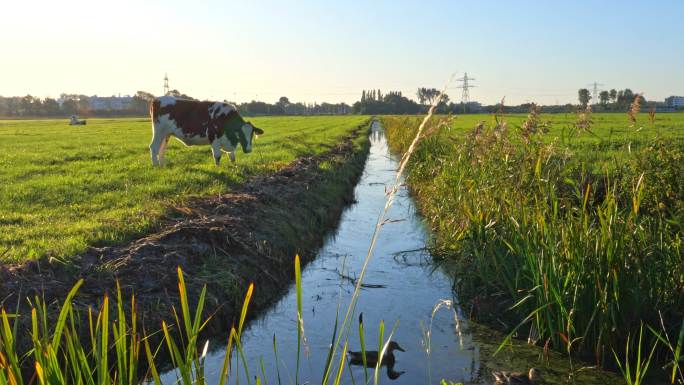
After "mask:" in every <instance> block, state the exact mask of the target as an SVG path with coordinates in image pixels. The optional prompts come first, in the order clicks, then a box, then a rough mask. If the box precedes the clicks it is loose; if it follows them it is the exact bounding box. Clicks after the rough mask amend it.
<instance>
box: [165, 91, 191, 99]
mask: <svg viewBox="0 0 684 385" xmlns="http://www.w3.org/2000/svg"><path fill="white" fill-rule="evenodd" d="M168 95H169V96H173V97H176V98H181V99H188V100H197V99H195V98H193V97H192V96H189V95H186V94H184V93H181V92H180V91H178V90H171V91H169V93H168Z"/></svg>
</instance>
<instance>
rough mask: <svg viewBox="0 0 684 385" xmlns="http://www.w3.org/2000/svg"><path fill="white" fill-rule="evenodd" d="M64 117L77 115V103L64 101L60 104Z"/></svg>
mask: <svg viewBox="0 0 684 385" xmlns="http://www.w3.org/2000/svg"><path fill="white" fill-rule="evenodd" d="M62 112H63V113H64V115H74V114H77V113H78V103H77V102H76V101H75V100H74V99H66V100H64V102H63V103H62Z"/></svg>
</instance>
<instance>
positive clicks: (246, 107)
mask: <svg viewBox="0 0 684 385" xmlns="http://www.w3.org/2000/svg"><path fill="white" fill-rule="evenodd" d="M169 95H171V96H176V97H181V98H187V99H193V100H194V98H193V97H191V96H189V95H186V94H183V93H181V92H180V91H178V90H172V91H171V92H169ZM637 95H640V94H639V93H634V92H633V91H632V90H630V89H629V88H626V89H624V90H620V91H617V90H615V89H613V90H610V91H602V92H601V93H600V94H599V96H598V101H597V103H594V104H593V105H592V108H593V110H594V111H595V112H604V111H627V110H628V109H629V108H630V104H631V103H632V102H633V101H634V98H635V97H636V96H637ZM416 96H417V98H418V101H416V100H413V99H410V98H408V97H406V96H404V95H402V93H401V92H400V91H389V92H387V93H383V92H382V91H381V90H379V89H378V90H364V91H362V93H361V99H360V100H359V101H357V102H355V103H354V104H352V105H351V106H350V105H348V104H346V103H321V104H318V103H313V104H309V103H301V102H297V103H292V102H290V100H289V99H288V98H287V97H285V96H283V97H280V98H279V99H278V101H277V102H275V103H273V104H271V103H267V102H262V101H255V100H253V101H251V102H246V103H235V104H236V105H237V106H238V108H239V110H240V113H242V114H243V115H246V116H258V115H344V114H363V115H376V114H377V115H381V114H398V115H401V114H419V113H425V112H427V110H428V108H429V106H431V105H432V104H433V103H434V102H435V101H436V99H437V98H438V97H439V98H440V99H439V100H438V101H437V108H436V112H437V113H439V114H447V113H452V114H463V113H494V112H497V111H502V112H505V113H518V112H519V113H527V112H529V111H530V107H531V103H523V104H520V105H514V106H507V105H502V104H501V103H499V104H494V105H488V106H483V105H481V104H480V103H477V102H470V103H466V104H463V103H454V102H450V101H449V95H446V94H444V95H442V96H441V97H440V94H439V91H438V90H437V89H435V88H419V89H418V90H417V92H416ZM154 97H155V96H154V95H153V94H151V93H149V92H145V91H138V92H136V93H135V95H133V96H125V97H115V96H112V97H98V96H87V95H79V94H61V95H60V97H59V98H58V99H52V98H39V97H35V96H31V95H26V96H14V97H2V96H0V116H4V117H41V116H44V117H48V116H50V117H54V116H70V115H80V116H84V117H89V116H140V115H147V114H148V109H149V107H148V105H149V101H150V100H152V99H153V98H154ZM641 98H642V99H641V106H642V108H643V109H648V108H651V107H655V108H656V109H659V110H666V109H669V110H672V108H668V107H667V106H666V105H665V103H663V102H648V103H647V102H646V100H645V99H644V98H643V96H641ZM591 99H592V97H591V93H590V92H589V90H587V89H586V88H582V89H580V90H579V91H578V101H579V105H576V104H571V103H568V104H563V105H547V106H542V107H541V112H548V113H563V112H576V111H577V110H578V109H579V108H583V107H586V106H587V105H588V104H589V102H590V101H592V100H591ZM224 101H225V100H224ZM678 109H680V110H681V109H682V108H681V107H679V108H678Z"/></svg>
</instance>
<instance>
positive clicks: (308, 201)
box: [0, 123, 369, 330]
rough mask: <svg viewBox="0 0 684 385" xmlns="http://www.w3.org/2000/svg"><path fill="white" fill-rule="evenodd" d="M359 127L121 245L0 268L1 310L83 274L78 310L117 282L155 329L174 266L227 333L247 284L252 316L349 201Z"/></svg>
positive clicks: (362, 144)
mask: <svg viewBox="0 0 684 385" xmlns="http://www.w3.org/2000/svg"><path fill="white" fill-rule="evenodd" d="M367 130H368V123H364V124H363V125H361V126H359V127H358V128H357V129H356V130H355V131H354V132H353V133H352V135H350V136H349V137H347V138H345V139H344V141H343V142H342V143H340V144H339V145H337V146H335V147H332V148H331V149H330V151H328V152H326V153H324V154H322V155H318V156H311V157H304V158H300V159H297V160H296V161H294V162H293V163H292V164H290V165H289V166H287V167H285V168H283V169H282V170H280V171H278V172H276V173H273V174H269V175H265V176H260V177H255V178H254V179H253V180H251V181H249V182H247V183H245V184H244V185H242V186H240V187H238V188H236V189H234V190H233V191H231V192H230V193H228V194H224V195H222V196H214V197H206V198H198V199H195V200H193V201H192V202H191V203H190V204H189V205H188V206H187V207H180V208H175V209H173V210H171V212H170V213H169V214H168V215H167V218H169V219H168V222H167V223H166V224H165V225H163V226H162V228H161V230H160V231H158V232H156V233H154V234H151V235H149V236H147V237H144V238H141V239H138V240H135V241H133V242H131V243H129V244H125V245H120V246H116V247H105V248H92V249H90V250H88V251H87V252H86V253H85V254H84V255H81V256H78V257H77V258H74V263H70V264H68V265H64V264H61V263H56V262H52V263H51V262H50V261H48V260H39V261H31V262H27V263H23V264H20V265H4V266H0V299H2V306H3V307H5V308H7V309H12V310H14V309H15V308H16V305H17V303H19V304H20V312H19V313H20V314H29V313H28V311H29V309H28V304H27V301H26V300H25V298H33V297H34V296H35V295H38V296H40V297H43V298H44V299H45V301H46V303H47V304H48V305H49V306H51V307H56V306H58V304H59V302H60V301H62V300H63V299H64V298H65V297H66V294H67V293H68V291H69V290H70V289H71V287H72V286H73V284H74V283H75V282H76V280H77V279H78V278H83V279H84V280H85V282H84V284H83V286H82V287H81V289H80V290H79V294H78V295H77V296H76V300H75V303H76V306H79V307H84V308H85V307H88V306H93V307H98V306H99V304H100V303H101V300H102V297H103V295H104V294H105V293H107V292H109V293H114V292H115V288H116V280H117V279H118V280H119V282H120V284H121V287H122V291H123V293H124V297H125V298H129V297H130V294H131V293H135V296H136V300H137V301H138V303H139V304H140V305H139V306H140V309H139V312H142V313H143V317H144V320H145V321H144V323H145V324H146V325H147V329H148V330H150V329H156V328H157V327H159V323H158V322H159V320H160V319H162V318H165V319H170V318H171V314H172V313H171V312H172V310H171V306H172V305H175V306H178V301H177V292H178V289H177V274H176V268H177V267H178V266H180V267H181V268H182V269H183V271H184V272H185V274H186V278H185V280H186V284H187V285H188V292H189V297H190V299H191V301H192V300H193V299H197V298H198V297H199V291H200V290H201V288H202V286H203V285H207V305H206V308H207V311H208V312H213V311H215V310H217V309H218V313H217V314H216V315H215V316H214V320H215V321H214V322H213V323H212V324H210V325H211V328H212V329H215V330H218V329H217V328H220V329H224V330H225V329H226V328H227V327H229V326H230V323H231V321H232V320H234V319H235V316H239V311H240V307H241V305H242V300H243V297H244V294H245V292H246V289H247V286H248V284H249V282H254V284H255V291H254V296H253V299H252V304H251V307H250V309H251V311H250V313H251V314H254V313H255V310H257V309H259V308H263V307H264V306H266V305H268V304H270V303H272V302H273V301H275V300H277V299H278V298H279V297H280V295H281V293H282V289H283V288H285V287H286V286H287V285H288V284H289V283H290V282H291V281H292V280H293V277H294V266H293V258H294V255H295V253H299V254H300V256H301V257H302V259H303V261H305V262H306V261H309V260H311V259H312V258H313V257H314V256H315V253H316V251H317V249H318V248H319V247H320V246H321V245H322V242H323V239H324V237H325V235H326V233H327V232H328V231H329V230H330V229H331V228H333V227H334V226H335V225H336V223H337V222H338V220H339V217H340V215H341V213H342V209H343V208H344V207H345V206H346V205H347V204H348V203H350V202H351V201H352V200H353V189H354V186H355V184H356V182H357V181H358V179H359V177H360V175H361V172H362V171H363V165H364V161H365V159H366V156H367V153H368V148H369V143H368V139H367V135H366V134H367ZM172 218H173V219H172Z"/></svg>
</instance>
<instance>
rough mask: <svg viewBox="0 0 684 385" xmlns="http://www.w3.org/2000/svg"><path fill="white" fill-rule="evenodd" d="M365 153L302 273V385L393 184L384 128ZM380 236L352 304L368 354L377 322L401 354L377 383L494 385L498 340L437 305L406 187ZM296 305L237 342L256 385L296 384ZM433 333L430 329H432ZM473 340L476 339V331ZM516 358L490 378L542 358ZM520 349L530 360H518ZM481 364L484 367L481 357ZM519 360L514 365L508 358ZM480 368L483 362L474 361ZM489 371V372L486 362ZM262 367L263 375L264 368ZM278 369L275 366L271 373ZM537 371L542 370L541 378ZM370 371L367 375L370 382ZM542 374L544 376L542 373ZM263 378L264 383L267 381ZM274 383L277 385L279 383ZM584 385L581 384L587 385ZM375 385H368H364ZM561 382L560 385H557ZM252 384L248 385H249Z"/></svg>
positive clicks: (346, 377)
mask: <svg viewBox="0 0 684 385" xmlns="http://www.w3.org/2000/svg"><path fill="white" fill-rule="evenodd" d="M370 135H371V137H370V142H371V148H370V153H369V156H368V159H367V162H366V165H365V169H364V172H363V176H362V177H361V179H360V181H359V183H358V185H357V186H356V188H355V191H354V194H355V200H356V201H355V203H353V204H352V205H350V206H349V207H348V208H347V209H346V210H345V211H344V213H343V214H342V218H341V221H340V224H339V227H338V229H337V230H336V232H335V233H334V234H333V235H331V236H330V237H329V238H328V239H327V240H326V242H325V243H324V246H323V247H322V248H321V250H320V251H319V253H318V255H317V257H316V259H315V260H314V261H312V262H311V263H309V264H308V265H307V266H306V267H305V269H304V271H303V273H302V282H303V283H302V287H303V302H304V305H303V309H304V310H303V322H304V334H305V343H304V347H303V349H302V355H301V362H300V369H299V378H300V381H299V382H300V383H320V382H321V379H322V377H323V368H324V366H325V363H326V358H327V354H328V349H329V345H330V341H331V337H332V335H333V328H334V325H335V317H336V313H337V312H338V307H339V309H340V310H339V311H340V318H342V317H343V316H344V311H345V310H346V307H347V305H348V301H349V299H350V297H351V294H352V292H353V290H354V279H355V277H356V275H357V274H358V272H359V271H360V268H361V265H362V263H363V258H364V256H365V254H366V252H367V249H368V245H369V242H370V237H371V234H372V230H373V228H374V226H375V223H376V220H377V218H378V215H379V213H380V212H381V210H382V209H383V207H384V205H385V201H386V189H387V188H389V186H390V184H391V183H392V182H393V180H394V178H395V175H396V168H397V165H398V161H397V159H396V158H395V157H394V156H393V155H392V154H390V152H389V149H388V146H387V142H386V140H385V137H384V132H383V130H382V127H381V126H380V124H379V123H378V122H375V123H373V126H372V130H371V134H370ZM387 217H388V221H387V223H386V224H385V225H384V226H383V229H382V231H381V233H380V237H379V240H378V243H377V247H376V249H375V252H374V256H373V259H372V260H371V262H370V264H369V267H368V270H367V273H366V277H365V279H364V283H365V284H366V287H364V288H363V290H362V293H361V296H360V298H359V302H358V305H357V314H358V313H359V312H362V313H363V319H364V328H365V339H366V344H367V345H368V346H370V347H369V348H368V349H369V350H375V347H376V346H377V343H378V342H377V341H378V328H379V324H380V321H381V320H384V322H385V324H386V335H387V333H388V332H389V330H390V329H391V328H392V326H393V324H394V323H395V322H398V326H397V329H396V332H395V334H394V336H393V338H392V339H393V340H394V341H396V342H397V343H399V345H400V346H401V347H402V348H403V349H404V352H401V351H396V352H395V357H396V363H395V364H394V366H393V367H392V368H389V369H387V368H383V373H381V376H382V377H381V379H380V381H381V382H384V383H388V382H391V383H393V384H427V383H429V382H430V381H431V382H432V383H433V384H437V383H439V382H440V380H441V379H447V380H449V381H454V382H463V383H467V384H489V383H491V374H490V371H491V368H492V367H491V365H492V362H490V361H489V360H490V359H489V357H490V356H491V355H492V352H493V349H494V348H495V343H496V341H501V339H499V338H502V337H501V336H500V335H497V336H496V337H495V339H494V340H493V341H492V343H489V344H488V343H486V342H483V341H482V340H481V339H482V338H483V336H484V335H485V334H487V332H486V331H485V332H482V329H481V328H478V330H479V331H477V335H478V338H476V339H475V340H474V339H473V335H472V334H470V333H468V332H466V330H467V329H468V328H467V327H466V325H465V323H466V322H465V321H462V320H463V317H456V315H455V313H454V311H453V310H451V309H447V308H446V307H444V306H442V307H441V308H439V310H437V311H435V309H436V308H437V307H438V305H440V304H442V305H444V304H445V303H446V302H445V301H447V302H452V303H453V302H454V298H453V296H454V293H453V290H452V285H451V280H450V278H449V277H448V276H447V275H445V274H444V273H443V272H442V271H440V270H439V269H436V270H435V269H434V266H433V265H432V263H431V261H430V256H429V254H428V253H427V251H426V250H425V246H426V244H427V242H428V237H429V233H428V230H427V229H426V228H425V227H424V224H423V223H422V221H421V218H420V217H419V216H418V215H417V213H416V210H415V207H414V204H413V201H412V199H411V197H410V196H409V194H408V190H407V188H406V187H402V189H401V190H400V192H399V193H398V195H397V197H396V199H395V203H394V206H393V207H392V209H391V211H390V213H389V215H388V216H387ZM296 309H297V305H296V292H295V287H294V285H292V286H291V287H290V288H289V289H288V291H287V293H286V294H285V295H284V296H283V297H282V298H281V299H280V300H279V301H278V302H277V303H275V304H274V305H273V306H272V307H271V308H270V309H268V310H267V311H265V312H263V313H262V314H261V315H259V316H258V317H257V318H256V319H255V320H253V321H252V322H251V323H250V324H249V325H248V326H247V327H246V329H245V331H244V332H243V337H242V344H243V348H244V353H245V355H246V356H247V358H248V362H249V373H250V376H252V377H254V376H259V377H260V378H261V379H262V383H269V384H294V382H295V372H296V365H297V310H296ZM354 324H355V325H354V326H353V327H352V328H351V330H352V332H351V333H350V338H349V344H350V345H349V348H350V350H359V347H360V344H359V338H358V331H357V330H358V329H357V327H356V321H354ZM430 328H431V329H430ZM429 329H430V330H431V332H430V334H429V335H430V339H429V343H430V349H429V353H428V349H427V346H426V342H427V340H426V339H425V335H426V332H427V331H428V330H429ZM473 330H475V329H473ZM274 336H275V338H276V340H277V347H278V348H277V354H278V361H276V359H275V356H274V347H273V340H274ZM225 342H226V341H225V339H215V340H212V341H211V342H210V345H213V346H214V347H215V348H217V349H216V350H215V352H213V353H209V354H208V355H207V357H206V360H205V369H206V370H205V373H206V376H207V382H208V383H218V375H219V372H220V370H221V367H222V365H223V359H224V350H223V349H222V348H221V347H224V346H225ZM518 345H519V347H516V352H517V351H523V352H525V353H524V354H521V355H518V354H517V353H512V352H511V351H508V352H505V353H504V354H502V355H499V356H498V357H499V358H498V359H497V360H496V362H497V363H495V364H494V365H518V366H519V367H514V368H511V367H496V369H504V370H509V369H516V370H523V368H524V367H529V366H527V365H528V364H529V365H530V366H532V365H539V364H538V362H539V351H540V350H539V349H536V348H534V349H533V348H526V347H524V346H522V344H518ZM525 349H527V350H525ZM485 356H487V357H485ZM518 356H519V357H525V359H524V360H525V361H524V362H517V363H516V362H515V357H518ZM235 357H236V355H235V354H234V355H233V363H232V365H231V367H232V369H231V376H230V380H229V382H230V383H231V384H233V383H245V384H246V383H248V382H247V379H246V378H245V372H244V370H243V367H242V363H238V362H236V358H235ZM481 359H482V360H481ZM551 359H552V360H557V361H558V365H554V364H553V362H548V361H547V364H546V365H545V366H543V367H542V368H548V367H549V366H551V367H553V366H556V367H557V368H558V369H559V373H561V374H560V377H557V378H555V379H553V380H551V381H549V379H547V380H546V382H545V383H564V382H566V381H562V380H561V378H562V377H563V376H564V375H565V376H566V375H567V371H566V369H565V366H566V363H565V360H564V359H563V358H562V357H556V358H553V356H552V358H551ZM484 361H486V363H485V362H484ZM262 362H263V365H262ZM276 365H277V366H276ZM543 370H544V369H543ZM372 371H373V370H372V369H369V372H370V373H371V374H372ZM547 373H548V371H547ZM264 378H265V379H266V380H267V382H266V381H264ZM279 378H280V380H279ZM600 378H601V379H600V381H597V382H581V383H616V382H614V380H615V379H616V377H614V376H606V375H605V374H601V376H600ZM174 379H175V374H174V372H167V373H165V374H164V376H163V380H164V383H173V382H174ZM586 379H587V378H585V381H586ZM371 381H372V380H371ZM559 381H560V382H559ZM251 382H252V383H254V379H253V378H252V379H251ZM342 383H344V384H363V383H364V371H363V368H362V367H360V366H355V367H352V370H351V372H350V371H348V370H345V372H344V374H343V379H342Z"/></svg>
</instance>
